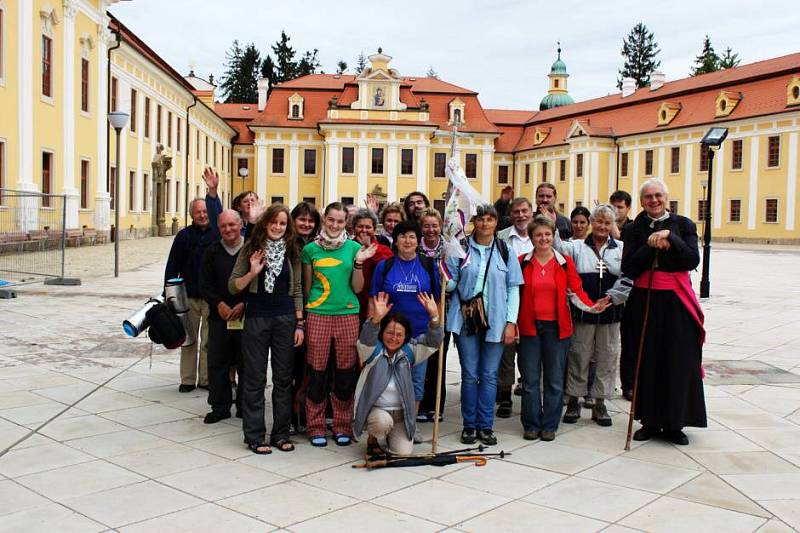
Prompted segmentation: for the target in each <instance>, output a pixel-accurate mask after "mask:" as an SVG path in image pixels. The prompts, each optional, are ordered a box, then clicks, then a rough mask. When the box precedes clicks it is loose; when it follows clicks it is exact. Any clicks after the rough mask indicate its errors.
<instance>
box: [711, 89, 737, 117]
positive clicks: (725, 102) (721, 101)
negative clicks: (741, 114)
mask: <svg viewBox="0 0 800 533" xmlns="http://www.w3.org/2000/svg"><path fill="white" fill-rule="evenodd" d="M741 99H742V93H740V92H734V91H720V93H719V94H718V95H717V99H716V100H715V101H714V116H716V117H727V116H728V115H730V114H731V113H733V110H734V109H735V108H736V106H737V105H738V104H739V100H741Z"/></svg>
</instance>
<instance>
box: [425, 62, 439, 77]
mask: <svg viewBox="0 0 800 533" xmlns="http://www.w3.org/2000/svg"><path fill="white" fill-rule="evenodd" d="M425 75H426V76H428V77H429V78H436V79H439V73H438V72H436V71H435V70H433V65H430V66H428V72H426V73H425Z"/></svg>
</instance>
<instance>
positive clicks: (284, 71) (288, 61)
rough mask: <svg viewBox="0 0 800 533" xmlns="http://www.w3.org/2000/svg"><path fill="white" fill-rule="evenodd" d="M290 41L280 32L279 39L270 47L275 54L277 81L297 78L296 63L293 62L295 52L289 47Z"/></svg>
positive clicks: (284, 33)
mask: <svg viewBox="0 0 800 533" xmlns="http://www.w3.org/2000/svg"><path fill="white" fill-rule="evenodd" d="M290 40H291V39H290V38H289V36H288V35H286V32H285V31H283V30H281V38H280V40H279V41H276V42H275V44H273V45H272V53H273V54H275V75H276V79H277V81H287V80H292V79H294V78H296V77H297V62H296V61H295V60H294V56H295V53H296V52H295V50H294V48H292V47H291V46H290V45H289V41H290Z"/></svg>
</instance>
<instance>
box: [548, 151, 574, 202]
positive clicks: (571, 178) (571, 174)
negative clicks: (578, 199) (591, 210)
mask: <svg viewBox="0 0 800 533" xmlns="http://www.w3.org/2000/svg"><path fill="white" fill-rule="evenodd" d="M576 160H577V158H576V157H575V154H569V176H567V179H569V188H568V191H569V192H568V194H567V205H566V213H565V214H566V215H567V216H569V212H570V211H571V210H572V206H574V205H575V161H576ZM550 181H552V182H553V183H555V181H556V180H555V177H553V178H550Z"/></svg>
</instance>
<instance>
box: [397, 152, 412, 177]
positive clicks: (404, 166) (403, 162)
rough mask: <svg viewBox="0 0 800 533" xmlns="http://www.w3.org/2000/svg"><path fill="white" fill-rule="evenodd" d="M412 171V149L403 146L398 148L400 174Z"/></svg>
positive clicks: (407, 173) (406, 174)
mask: <svg viewBox="0 0 800 533" xmlns="http://www.w3.org/2000/svg"><path fill="white" fill-rule="evenodd" d="M413 173H414V150H412V149H411V148H403V149H402V150H400V174H403V175H405V176H408V175H410V174H413Z"/></svg>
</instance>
